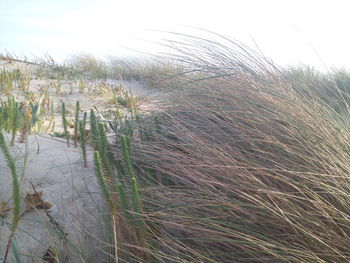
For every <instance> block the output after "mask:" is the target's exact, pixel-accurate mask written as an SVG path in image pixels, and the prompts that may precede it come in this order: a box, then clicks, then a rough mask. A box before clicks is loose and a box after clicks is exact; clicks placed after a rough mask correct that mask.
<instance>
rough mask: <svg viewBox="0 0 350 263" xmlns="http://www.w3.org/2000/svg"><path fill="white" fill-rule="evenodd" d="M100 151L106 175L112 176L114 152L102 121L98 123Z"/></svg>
mask: <svg viewBox="0 0 350 263" xmlns="http://www.w3.org/2000/svg"><path fill="white" fill-rule="evenodd" d="M97 126H98V135H99V137H98V151H99V152H100V156H101V160H102V164H103V168H104V172H105V176H106V177H107V178H111V174H112V172H111V170H112V169H113V160H114V158H113V154H112V152H111V148H110V146H109V143H108V139H107V136H106V130H105V127H104V125H103V124H102V123H98V124H97Z"/></svg>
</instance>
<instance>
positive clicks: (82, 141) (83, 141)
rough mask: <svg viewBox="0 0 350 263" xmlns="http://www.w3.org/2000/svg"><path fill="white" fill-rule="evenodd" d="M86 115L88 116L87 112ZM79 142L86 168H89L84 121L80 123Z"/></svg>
mask: <svg viewBox="0 0 350 263" xmlns="http://www.w3.org/2000/svg"><path fill="white" fill-rule="evenodd" d="M84 115H86V112H85V113H84ZM79 140H80V147H81V153H82V156H83V162H84V167H87V158H86V138H85V122H84V121H79Z"/></svg>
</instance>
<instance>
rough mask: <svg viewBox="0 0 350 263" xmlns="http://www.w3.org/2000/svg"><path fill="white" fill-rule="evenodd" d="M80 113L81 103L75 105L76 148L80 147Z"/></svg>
mask: <svg viewBox="0 0 350 263" xmlns="http://www.w3.org/2000/svg"><path fill="white" fill-rule="evenodd" d="M79 111H80V104H79V101H77V102H76V104H75V120H74V146H75V147H78V143H77V141H78V131H79V127H78V126H79Z"/></svg>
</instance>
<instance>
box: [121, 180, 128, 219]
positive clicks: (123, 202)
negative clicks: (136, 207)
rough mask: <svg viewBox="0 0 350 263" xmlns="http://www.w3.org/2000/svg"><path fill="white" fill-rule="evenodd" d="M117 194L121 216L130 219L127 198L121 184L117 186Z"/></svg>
mask: <svg viewBox="0 0 350 263" xmlns="http://www.w3.org/2000/svg"><path fill="white" fill-rule="evenodd" d="M118 193H119V204H120V207H121V209H122V211H123V214H124V216H125V218H126V219H131V216H130V213H129V204H128V198H127V197H126V194H125V187H124V185H123V184H121V183H119V184H118Z"/></svg>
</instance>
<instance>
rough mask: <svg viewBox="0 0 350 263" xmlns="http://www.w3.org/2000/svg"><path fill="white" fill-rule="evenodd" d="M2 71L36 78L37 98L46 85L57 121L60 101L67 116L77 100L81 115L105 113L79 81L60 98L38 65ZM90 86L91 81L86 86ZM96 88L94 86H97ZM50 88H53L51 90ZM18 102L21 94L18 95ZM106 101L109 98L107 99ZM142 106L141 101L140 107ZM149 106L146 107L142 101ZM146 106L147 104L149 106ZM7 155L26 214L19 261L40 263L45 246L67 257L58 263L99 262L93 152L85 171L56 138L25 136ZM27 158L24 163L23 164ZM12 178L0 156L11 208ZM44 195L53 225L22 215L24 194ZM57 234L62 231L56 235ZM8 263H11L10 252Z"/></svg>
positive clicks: (2, 197) (2, 232)
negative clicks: (40, 75)
mask: <svg viewBox="0 0 350 263" xmlns="http://www.w3.org/2000/svg"><path fill="white" fill-rule="evenodd" d="M0 68H6V69H7V70H12V69H17V68H19V69H20V70H22V71H28V72H29V71H31V72H32V73H34V74H33V76H34V79H33V80H32V81H31V84H30V89H29V90H30V91H32V92H33V93H34V94H36V95H37V94H38V93H39V92H40V90H41V89H43V88H45V86H49V87H50V88H49V89H48V91H49V95H50V97H52V99H53V100H54V102H55V104H56V108H57V110H56V113H55V115H56V119H57V121H59V120H61V118H60V107H59V105H60V103H61V101H64V102H65V103H66V105H67V106H66V107H67V109H68V111H69V113H70V114H71V115H73V114H74V107H75V103H76V101H77V100H79V101H80V105H81V109H82V111H81V113H82V112H83V111H85V110H89V109H91V108H92V107H97V108H98V109H106V108H108V107H109V106H108V105H107V102H106V98H104V97H99V96H98V95H97V94H96V93H95V91H93V88H92V89H91V90H90V91H88V90H87V91H86V92H84V93H83V94H82V93H80V92H79V87H78V84H77V83H72V82H64V83H62V88H61V92H62V93H61V94H57V92H56V91H55V89H53V88H52V85H53V84H52V82H55V81H56V80H40V79H35V72H36V70H37V69H38V68H39V67H38V66H36V65H31V64H26V63H18V62H12V63H9V62H7V61H0ZM108 83H109V84H111V85H120V84H121V85H123V86H124V87H125V89H126V90H128V91H129V90H130V91H131V92H132V93H133V94H134V95H135V96H138V97H140V98H142V99H143V101H147V98H149V97H152V96H155V95H156V93H155V92H154V91H151V90H148V89H146V88H145V87H144V86H143V85H142V84H141V83H140V82H137V81H118V80H108ZM89 84H91V85H93V83H89ZM95 84H96V83H95ZM50 85H51V86H50ZM17 96H18V98H19V99H20V95H17ZM107 99H108V98H107ZM141 105H142V103H141ZM144 106H146V107H147V103H144ZM148 106H149V105H148ZM11 152H12V153H13V155H14V157H15V158H16V163H17V168H18V173H19V175H20V179H21V195H22V196H21V197H22V208H21V212H22V213H24V214H23V216H22V217H21V220H20V223H19V227H18V229H17V231H16V236H15V243H16V244H17V247H18V250H19V251H20V253H21V254H22V256H21V258H22V262H25V263H32V262H33V263H34V262H36V263H37V262H42V260H41V257H42V256H43V255H44V254H45V252H46V251H47V249H48V247H55V248H56V247H57V248H58V249H59V250H60V252H62V255H66V257H65V258H62V259H61V261H60V262H74V263H75V262H103V257H104V256H103V253H102V252H101V251H102V250H103V243H102V242H100V241H98V240H99V238H102V235H103V233H104V231H106V228H105V227H104V225H103V219H102V218H101V215H102V214H103V209H104V208H103V207H104V201H103V200H102V199H101V195H100V192H99V187H98V184H97V181H96V177H95V175H94V170H93V165H92V163H91V156H92V152H91V150H89V152H88V157H89V158H90V159H89V160H90V163H89V167H88V168H83V165H82V159H81V153H80V148H79V147H78V148H74V147H69V148H68V147H67V145H66V143H65V142H64V141H63V140H61V139H58V138H52V137H50V136H48V135H46V136H37V135H32V136H30V137H29V140H28V143H27V144H25V143H22V144H21V143H18V142H16V145H15V146H14V147H11ZM25 160H26V165H25ZM11 184H12V182H11V175H10V172H9V170H8V168H7V165H6V163H5V160H4V158H3V155H2V153H1V152H0V203H1V202H2V201H9V204H10V206H11V202H12V201H11V200H12V198H11V197H12V192H11ZM33 186H34V188H35V191H37V192H41V191H42V192H43V197H42V199H43V201H45V202H49V203H50V204H51V205H52V207H51V208H50V209H49V210H48V211H49V214H50V215H51V216H52V218H53V219H54V221H55V222H57V223H58V225H59V226H60V227H57V226H55V224H54V223H53V222H52V220H51V221H50V220H49V218H48V216H47V215H46V214H45V212H44V210H42V209H37V210H30V211H28V212H26V209H27V207H26V203H25V202H24V198H25V195H26V194H28V193H29V194H33V193H35V191H34V189H33ZM0 220H1V221H2V223H1V221H0V223H1V225H0V259H1V257H2V256H3V255H4V250H5V247H6V244H7V241H8V237H9V234H10V233H9V228H10V222H11V212H8V213H6V215H5V216H4V217H3V218H1V217H0ZM58 228H62V231H63V232H64V233H65V234H67V236H66V237H67V240H66V241H64V239H62V234H61V238H60V233H57V231H58ZM58 232H60V231H58ZM8 262H14V258H13V254H12V253H11V258H10V260H9V261H8Z"/></svg>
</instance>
